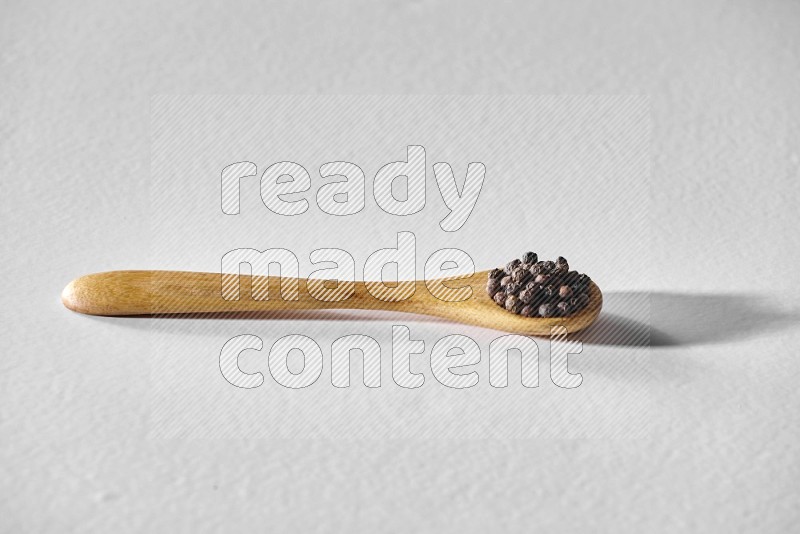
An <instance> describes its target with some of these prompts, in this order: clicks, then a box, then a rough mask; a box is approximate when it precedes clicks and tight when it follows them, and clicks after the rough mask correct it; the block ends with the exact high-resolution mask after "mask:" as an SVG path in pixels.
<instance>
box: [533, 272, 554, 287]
mask: <svg viewBox="0 0 800 534" xmlns="http://www.w3.org/2000/svg"><path fill="white" fill-rule="evenodd" d="M533 281H534V282H536V283H537V284H541V285H545V284H547V283H548V282H549V281H550V275H549V274H537V275H536V278H535V279H534V280H533Z"/></svg>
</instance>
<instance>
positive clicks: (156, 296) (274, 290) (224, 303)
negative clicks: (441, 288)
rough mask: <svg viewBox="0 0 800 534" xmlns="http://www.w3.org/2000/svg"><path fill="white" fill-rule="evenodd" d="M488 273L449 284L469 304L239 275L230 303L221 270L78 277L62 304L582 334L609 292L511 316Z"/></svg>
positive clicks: (594, 291)
mask: <svg viewBox="0 0 800 534" xmlns="http://www.w3.org/2000/svg"><path fill="white" fill-rule="evenodd" d="M487 275H488V271H481V272H477V273H475V274H474V275H473V276H471V277H469V278H464V279H453V280H449V281H448V280H444V282H445V283H446V285H448V286H449V287H453V288H458V287H462V286H464V285H470V286H471V287H472V297H471V298H469V299H468V300H465V301H463V302H444V301H441V300H439V299H437V298H435V297H434V296H433V295H431V293H430V291H428V288H427V287H426V285H425V282H423V281H417V282H415V290H414V294H413V295H412V296H411V297H410V298H408V299H407V300H403V301H399V302H385V301H382V300H378V299H376V298H375V297H373V296H372V295H371V294H370V293H369V292H368V291H367V288H366V285H365V284H364V283H363V282H356V283H355V293H354V294H353V296H351V297H350V298H348V299H347V300H344V301H341V302H323V301H319V300H316V299H315V298H313V297H312V296H311V295H309V293H308V291H307V290H306V287H307V286H306V280H304V279H300V280H299V281H298V283H299V289H300V291H299V295H298V300H296V301H285V300H282V299H281V298H280V294H279V279H278V278H277V277H275V278H270V277H250V276H242V277H241V288H240V295H241V297H240V299H239V300H225V299H223V297H222V293H221V275H220V274H219V273H197V272H182V271H112V272H106V273H98V274H90V275H87V276H82V277H80V278H77V279H75V280H73V281H72V282H70V283H69V285H67V287H65V288H64V291H63V292H62V294H61V299H62V301H63V303H64V305H65V306H66V307H67V308H69V309H71V310H73V311H76V312H80V313H85V314H90V315H112V316H120V315H160V314H189V313H234V312H260V313H259V316H263V317H265V318H268V317H269V316H270V312H286V311H292V310H331V309H340V310H344V309H361V310H387V311H394V312H404V313H414V314H421V315H428V316H434V317H440V318H444V319H447V320H450V321H456V322H459V323H464V324H470V325H476V326H482V327H485V328H493V329H496V330H501V331H505V332H512V333H518V334H525V335H543V336H547V335H550V329H551V328H552V327H553V326H556V325H563V326H565V327H567V330H568V332H577V331H579V330H582V329H584V328H586V327H587V326H589V325H590V324H592V322H593V321H594V320H595V319H596V318H597V316H598V315H599V314H600V309H601V308H602V305H603V295H602V293H601V292H600V288H598V287H597V285H595V284H594V282H592V283H591V285H590V287H589V304H588V306H587V307H586V308H584V309H583V310H582V311H581V312H580V313H578V314H576V315H574V316H572V317H563V318H559V317H553V318H527V317H522V316H519V315H515V314H513V313H510V312H508V311H506V310H504V309H502V308H500V307H499V306H498V305H497V304H495V303H494V302H493V301H492V300H491V299H490V298H489V295H487V293H486V289H485V287H486V279H487ZM257 278H258V279H260V280H258V281H259V282H260V283H269V284H270V286H269V287H270V298H269V299H268V300H253V299H251V298H250V286H251V284H252V282H253V281H254V280H255V279H257Z"/></svg>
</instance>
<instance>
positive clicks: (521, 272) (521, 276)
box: [511, 267, 531, 284]
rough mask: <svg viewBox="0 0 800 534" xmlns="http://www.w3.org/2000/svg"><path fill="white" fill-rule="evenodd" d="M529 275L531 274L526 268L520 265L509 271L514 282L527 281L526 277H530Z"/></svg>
mask: <svg viewBox="0 0 800 534" xmlns="http://www.w3.org/2000/svg"><path fill="white" fill-rule="evenodd" d="M530 276H531V273H530V272H528V271H527V270H525V269H523V268H522V267H517V268H516V269H514V271H513V272H512V273H511V280H512V281H514V282H516V283H518V284H522V283H524V282H527V281H528V278H530Z"/></svg>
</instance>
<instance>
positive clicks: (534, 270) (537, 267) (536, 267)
mask: <svg viewBox="0 0 800 534" xmlns="http://www.w3.org/2000/svg"><path fill="white" fill-rule="evenodd" d="M528 271H530V273H531V275H532V276H533V277H536V276H538V275H539V274H541V272H542V265H541V263H534V264H533V265H531V267H530V269H528Z"/></svg>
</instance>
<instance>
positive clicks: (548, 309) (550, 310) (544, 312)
mask: <svg viewBox="0 0 800 534" xmlns="http://www.w3.org/2000/svg"><path fill="white" fill-rule="evenodd" d="M553 314H555V306H553V305H552V304H550V303H549V302H546V303H544V304H542V305H541V306H539V315H541V316H542V317H552V316H553Z"/></svg>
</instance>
